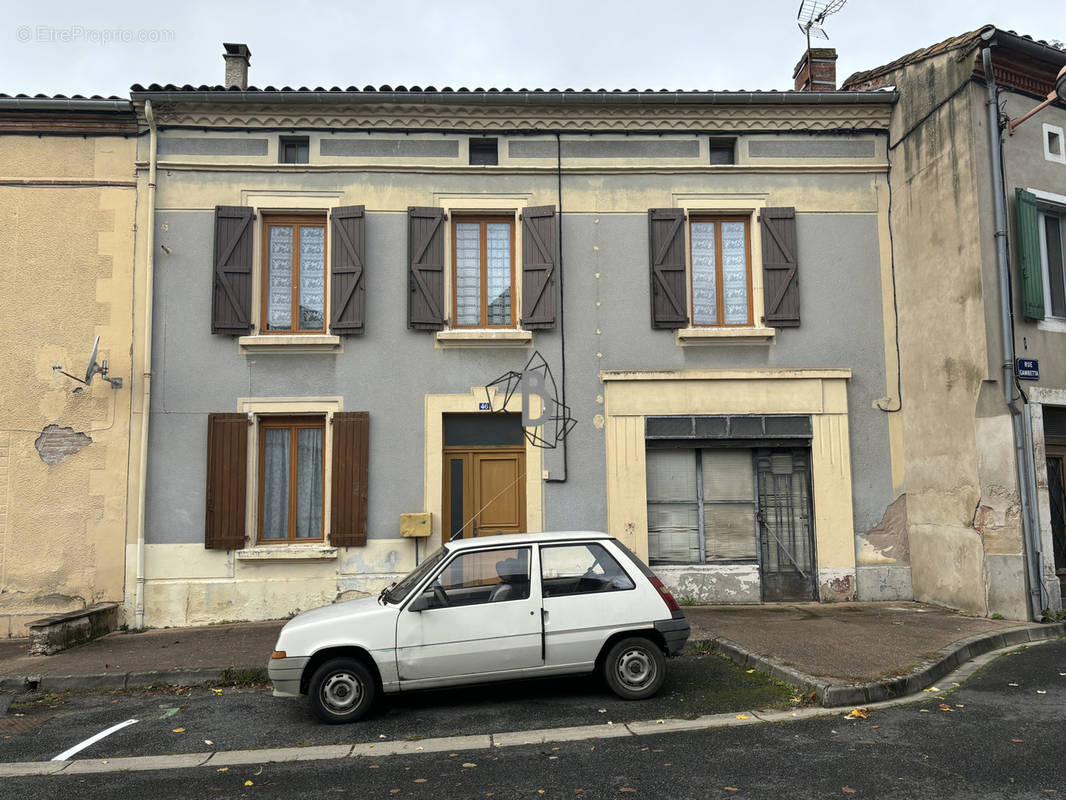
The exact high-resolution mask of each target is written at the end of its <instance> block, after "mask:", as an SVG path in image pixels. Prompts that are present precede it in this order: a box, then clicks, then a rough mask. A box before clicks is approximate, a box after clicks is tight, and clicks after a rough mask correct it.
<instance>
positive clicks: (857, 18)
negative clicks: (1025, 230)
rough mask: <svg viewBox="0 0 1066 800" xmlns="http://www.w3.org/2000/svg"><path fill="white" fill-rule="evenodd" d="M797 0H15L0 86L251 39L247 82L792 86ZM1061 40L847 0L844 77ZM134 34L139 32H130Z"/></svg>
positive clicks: (50, 86) (92, 86)
mask: <svg viewBox="0 0 1066 800" xmlns="http://www.w3.org/2000/svg"><path fill="white" fill-rule="evenodd" d="M798 8H799V0H748V2H741V3H737V2H724V1H723V0H702V2H690V1H689V0H673V2H661V3H647V2H635V0H616V2H613V3H605V2H584V0H540V2H538V3H535V4H531V3H520V2H505V1H504V0H459V2H451V3H448V2H441V0H434V1H433V2H429V1H428V0H405V2H364V1H363V0H355V1H354V2H348V3H341V2H327V1H326V0H319V2H316V3H293V2H291V0H287V1H286V2H277V1H276V0H255V1H254V2H246V1H244V0H242V1H241V2H229V3H223V2H220V0H214V1H213V2H204V1H202V0H184V1H183V0H179V2H177V3H169V4H154V3H145V2H143V0H141V1H140V2H136V3H134V2H99V3H96V4H92V5H90V4H88V3H85V2H84V1H83V2H78V3H75V2H22V3H19V4H18V6H17V7H15V8H9V11H8V13H7V14H5V15H4V21H3V22H2V23H0V42H2V44H0V93H5V94H17V93H28V94H36V93H46V94H60V93H61V94H74V93H78V94H117V95H120V96H125V95H126V94H127V92H128V89H129V87H130V85H131V84H134V83H143V84H146V85H147V84H149V83H177V84H186V83H189V84H193V85H199V84H217V83H221V81H222V75H223V69H222V57H221V53H222V44H221V43H222V42H223V41H228V42H246V43H247V44H248V45H249V47H250V48H251V50H252V65H251V79H250V81H251V83H252V84H253V85H256V86H267V85H273V86H276V87H281V86H293V87H296V86H311V87H314V86H325V87H330V86H341V87H347V86H351V85H356V86H359V87H362V86H365V85H367V84H372V85H375V86H379V85H382V84H389V85H391V86H397V85H404V86H408V87H410V86H415V85H417V86H422V87H425V86H435V87H437V88H441V87H443V86H451V87H453V88H458V87H460V86H466V87H468V88H471V89H472V88H476V87H479V86H480V87H486V88H488V87H490V86H494V87H499V88H502V87H510V88H514V89H517V88H560V89H562V88H575V89H581V88H591V89H598V88H606V89H614V88H620V89H629V88H638V89H647V88H651V89H663V88H665V89H790V88H792V69H793V67H794V66H795V64H796V61H797V60H798V58H799V57H800V54H801V52H802V51H803V49H804V47H805V39H804V37H803V36H802V34H801V33H800V31H799V30H798V28H797V26H796V11H797V9H798ZM988 23H991V24H994V25H997V26H998V27H1000V28H1004V29H1007V30H1014V31H1016V32H1018V33H1021V34H1025V35H1028V36H1032V37H1033V38H1035V39H1046V40H1052V39H1058V40H1061V41H1066V15H1064V14H1063V13H1062V3H1061V0H1015V2H1014V3H1011V4H1007V3H1004V2H1002V0H999V1H998V2H995V1H993V0H924V2H923V1H922V0H877V2H874V0H849V2H848V3H847V5H845V6H844V8H843V9H842V10H841V11H839V12H838V13H836V14H835V15H833V16H831V17H829V19H828V20H827V21H826V26H825V27H826V30H827V31H828V33H829V36H830V41H829V42H828V43H824V42H819V43H818V44H820V45H821V46H825V45H826V44H827V45H828V46H831V47H835V48H836V49H837V51H838V53H839V60H838V62H837V75H838V77H839V79H843V78H844V77H846V76H848V75H850V74H851V73H852V72H855V71H857V70H862V69H868V68H870V67H873V66H877V65H879V64H883V63H886V62H888V61H891V60H893V59H895V58H898V57H899V56H901V55H904V54H905V53H909V52H911V51H912V50H916V49H918V48H920V47H925V46H927V45H930V44H933V43H935V42H938V41H940V40H941V39H944V38H947V37H948V36H952V35H956V34H959V33H963V32H965V31H968V30H973V29H974V28H978V27H980V26H981V25H984V24H988ZM139 37H144V38H147V39H148V40H149V41H146V42H143V43H141V42H137V41H136V40H137V39H138V38H139Z"/></svg>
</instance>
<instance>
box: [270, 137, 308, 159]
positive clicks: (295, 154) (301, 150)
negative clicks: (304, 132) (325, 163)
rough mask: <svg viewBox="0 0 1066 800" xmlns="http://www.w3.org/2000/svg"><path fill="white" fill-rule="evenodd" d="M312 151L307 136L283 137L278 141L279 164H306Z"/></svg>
mask: <svg viewBox="0 0 1066 800" xmlns="http://www.w3.org/2000/svg"><path fill="white" fill-rule="evenodd" d="M310 149H311V148H310V144H309V140H308V137H306V136H282V137H281V138H280V139H279V140H278V163H280V164H306V163H307V157H308V154H309V152H310Z"/></svg>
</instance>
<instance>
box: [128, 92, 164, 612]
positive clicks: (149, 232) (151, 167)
mask: <svg viewBox="0 0 1066 800" xmlns="http://www.w3.org/2000/svg"><path fill="white" fill-rule="evenodd" d="M144 118H145V119H146V120H147V121H148V129H149V135H148V226H147V228H146V230H145V237H144V239H145V245H144V246H145V249H146V251H147V253H148V257H147V259H146V261H145V270H144V336H143V339H142V341H143V345H142V346H143V347H144V382H143V385H144V397H143V398H142V400H141V453H140V463H139V466H138V473H137V474H138V476H139V477H140V484H139V486H138V490H137V493H138V497H137V595H136V601H135V602H136V605H135V606H134V616H135V625H136V627H138V628H143V627H144V506H145V501H146V498H147V494H148V418H149V411H150V409H151V405H150V404H151V395H152V303H153V298H152V294H153V288H152V283H153V276H154V273H155V173H156V150H157V147H158V143H159V132H158V131H157V130H156V127H155V114H154V113H153V112H152V101H151V100H145V101H144Z"/></svg>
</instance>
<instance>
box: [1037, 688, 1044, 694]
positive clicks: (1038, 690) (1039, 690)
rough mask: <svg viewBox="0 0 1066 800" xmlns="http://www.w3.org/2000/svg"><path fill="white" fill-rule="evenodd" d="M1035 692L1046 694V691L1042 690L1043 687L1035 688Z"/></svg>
mask: <svg viewBox="0 0 1066 800" xmlns="http://www.w3.org/2000/svg"><path fill="white" fill-rule="evenodd" d="M1036 693H1037V694H1047V692H1046V691H1044V690H1043V689H1037V690H1036Z"/></svg>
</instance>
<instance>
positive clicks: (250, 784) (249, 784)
mask: <svg viewBox="0 0 1066 800" xmlns="http://www.w3.org/2000/svg"><path fill="white" fill-rule="evenodd" d="M244 785H245V786H255V784H254V783H252V782H251V781H245V782H244Z"/></svg>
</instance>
